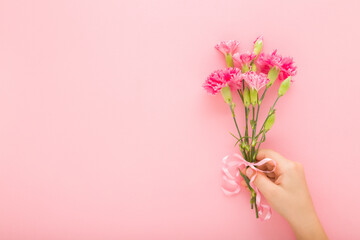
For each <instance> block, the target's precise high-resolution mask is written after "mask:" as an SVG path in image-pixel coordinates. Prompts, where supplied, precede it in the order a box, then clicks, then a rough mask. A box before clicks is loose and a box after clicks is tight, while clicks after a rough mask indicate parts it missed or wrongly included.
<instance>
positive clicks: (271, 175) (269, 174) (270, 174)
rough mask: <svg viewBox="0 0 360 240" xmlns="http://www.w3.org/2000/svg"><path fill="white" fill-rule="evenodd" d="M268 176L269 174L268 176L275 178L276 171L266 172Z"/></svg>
mask: <svg viewBox="0 0 360 240" xmlns="http://www.w3.org/2000/svg"><path fill="white" fill-rule="evenodd" d="M266 176H267V177H268V178H275V177H276V175H275V173H273V172H271V173H266Z"/></svg>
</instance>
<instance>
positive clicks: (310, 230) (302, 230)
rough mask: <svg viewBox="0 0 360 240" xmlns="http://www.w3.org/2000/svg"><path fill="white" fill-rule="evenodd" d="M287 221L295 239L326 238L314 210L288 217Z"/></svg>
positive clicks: (321, 239) (320, 239)
mask: <svg viewBox="0 0 360 240" xmlns="http://www.w3.org/2000/svg"><path fill="white" fill-rule="evenodd" d="M288 222H289V224H290V226H291V228H292V230H293V232H294V233H295V236H296V239H297V240H307V239H319V240H323V239H324V240H325V239H327V237H326V234H325V231H324V229H323V228H322V226H321V223H320V220H319V218H318V216H317V215H316V212H315V210H309V211H307V212H302V213H300V214H298V215H297V216H295V217H293V218H291V219H288Z"/></svg>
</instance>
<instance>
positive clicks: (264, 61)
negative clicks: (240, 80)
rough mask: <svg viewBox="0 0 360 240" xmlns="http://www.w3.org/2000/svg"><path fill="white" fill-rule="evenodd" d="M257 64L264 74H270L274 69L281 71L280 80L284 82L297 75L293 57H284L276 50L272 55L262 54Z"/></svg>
mask: <svg viewBox="0 0 360 240" xmlns="http://www.w3.org/2000/svg"><path fill="white" fill-rule="evenodd" d="M257 63H258V64H259V65H260V66H261V67H262V71H263V72H268V71H269V70H270V69H271V68H272V67H276V68H277V69H279V77H278V78H279V80H280V81H283V80H285V79H286V78H287V77H289V76H292V77H293V76H295V75H296V66H295V65H294V61H293V59H292V58H291V57H282V56H281V55H280V54H277V50H274V51H273V52H272V53H271V54H264V53H262V54H260V55H259V58H258V61H257Z"/></svg>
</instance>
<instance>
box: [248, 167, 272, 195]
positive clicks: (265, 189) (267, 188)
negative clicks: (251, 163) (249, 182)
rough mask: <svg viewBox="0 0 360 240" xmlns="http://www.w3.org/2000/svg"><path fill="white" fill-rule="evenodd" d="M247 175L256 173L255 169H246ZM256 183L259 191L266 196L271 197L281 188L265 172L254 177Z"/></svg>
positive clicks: (250, 175)
mask: <svg viewBox="0 0 360 240" xmlns="http://www.w3.org/2000/svg"><path fill="white" fill-rule="evenodd" d="M246 175H247V176H248V177H249V178H251V177H252V176H253V175H254V170H252V169H251V168H248V169H247V170H246ZM254 185H255V186H256V187H257V188H258V189H259V191H260V192H261V193H262V194H263V195H264V197H265V198H267V199H269V198H271V197H272V195H273V194H276V192H277V191H278V189H279V186H278V185H276V184H275V183H274V182H272V181H271V180H270V179H269V178H268V177H266V176H265V175H264V174H263V173H258V174H257V175H256V177H255V179H254Z"/></svg>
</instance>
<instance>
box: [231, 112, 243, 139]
mask: <svg viewBox="0 0 360 240" xmlns="http://www.w3.org/2000/svg"><path fill="white" fill-rule="evenodd" d="M230 109H231V113H232V115H233V119H234V123H235V126H236V129H237V131H238V133H239V137H240V139H242V137H241V132H240V130H239V126H238V124H237V121H236V118H235V113H234V109H232V107H231V106H230ZM241 142H242V141H241Z"/></svg>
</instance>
